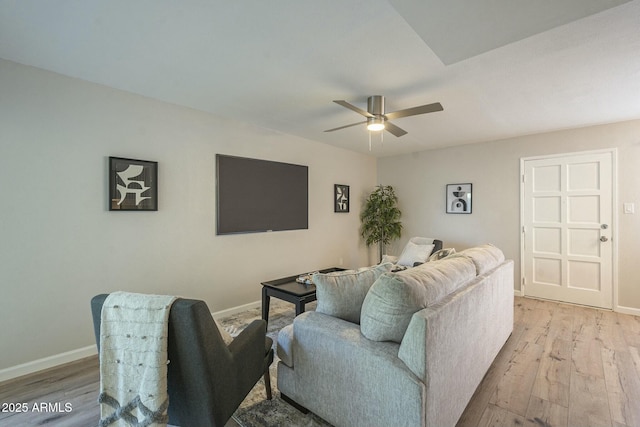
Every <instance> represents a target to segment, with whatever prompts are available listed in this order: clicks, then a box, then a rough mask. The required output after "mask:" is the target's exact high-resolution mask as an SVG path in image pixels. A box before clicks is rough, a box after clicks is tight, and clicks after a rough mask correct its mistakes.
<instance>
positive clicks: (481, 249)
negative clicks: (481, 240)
mask: <svg viewBox="0 0 640 427" xmlns="http://www.w3.org/2000/svg"><path fill="white" fill-rule="evenodd" d="M456 256H464V257H467V258H470V259H471V260H472V261H473V264H474V265H475V267H476V274H477V275H478V276H480V275H481V274H484V273H486V272H487V271H489V270H493V269H494V268H495V267H497V266H498V264H501V263H503V262H504V254H503V253H502V251H501V250H500V249H498V248H497V247H495V246H493V245H491V244H487V245H481V246H476V247H473V248H469V249H465V250H463V251H461V252H458V253H457V254H456Z"/></svg>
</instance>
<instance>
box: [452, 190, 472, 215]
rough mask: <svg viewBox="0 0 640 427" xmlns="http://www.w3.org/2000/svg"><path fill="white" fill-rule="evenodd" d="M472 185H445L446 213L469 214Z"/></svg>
mask: <svg viewBox="0 0 640 427" xmlns="http://www.w3.org/2000/svg"><path fill="white" fill-rule="evenodd" d="M471 191H472V184H447V199H446V200H447V213H448V214H470V213H471Z"/></svg>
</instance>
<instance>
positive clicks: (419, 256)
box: [398, 242, 435, 267]
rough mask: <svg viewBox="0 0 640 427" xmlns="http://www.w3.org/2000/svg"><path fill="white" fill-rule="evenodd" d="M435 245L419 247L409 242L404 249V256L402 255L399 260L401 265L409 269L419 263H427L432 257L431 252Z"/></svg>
mask: <svg viewBox="0 0 640 427" xmlns="http://www.w3.org/2000/svg"><path fill="white" fill-rule="evenodd" d="M434 247H435V245H431V244H430V245H417V244H415V243H413V242H407V245H406V246H405V247H404V250H403V251H402V254H400V258H398V264H399V265H405V266H407V267H413V265H414V264H415V263H417V262H419V263H423V262H426V261H427V259H428V258H429V255H431V251H433V248H434Z"/></svg>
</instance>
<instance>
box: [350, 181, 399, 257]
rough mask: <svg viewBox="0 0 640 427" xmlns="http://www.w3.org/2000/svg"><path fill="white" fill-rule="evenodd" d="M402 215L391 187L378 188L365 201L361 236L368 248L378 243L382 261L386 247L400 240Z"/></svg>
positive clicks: (381, 186)
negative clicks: (395, 240) (394, 240)
mask: <svg viewBox="0 0 640 427" xmlns="http://www.w3.org/2000/svg"><path fill="white" fill-rule="evenodd" d="M400 215H402V212H400V209H398V197H397V196H396V193H395V191H393V187H392V186H390V185H379V186H377V187H376V189H375V190H374V191H373V192H372V193H371V194H370V195H369V197H368V198H367V200H366V201H365V205H364V209H363V210H362V213H360V220H361V221H362V229H361V235H362V237H363V238H364V239H365V243H366V244H367V246H370V245H372V244H374V243H378V245H379V248H380V260H382V254H383V253H384V248H385V246H386V245H388V244H389V243H390V242H391V241H392V240H393V239H398V238H400V235H401V233H402V224H401V223H400Z"/></svg>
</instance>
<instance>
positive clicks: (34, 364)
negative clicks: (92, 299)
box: [0, 301, 262, 382]
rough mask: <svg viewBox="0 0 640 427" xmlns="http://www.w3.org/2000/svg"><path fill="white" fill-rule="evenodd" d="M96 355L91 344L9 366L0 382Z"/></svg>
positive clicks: (217, 314) (217, 315)
mask: <svg viewBox="0 0 640 427" xmlns="http://www.w3.org/2000/svg"><path fill="white" fill-rule="evenodd" d="M261 306H262V302H261V301H254V302H250V303H248V304H243V305H239V306H237V307H231V308H227V309H226V310H221V311H217V312H215V313H211V314H212V315H213V317H214V318H216V319H219V318H221V317H226V316H231V315H233V314H237V313H240V312H242V311H246V310H251V309H253V308H257V307H261ZM96 354H98V349H97V347H96V345H95V344H93V345H90V346H87V347H83V348H79V349H76V350H71V351H67V352H66V353H60V354H55V355H53V356H49V357H45V358H43V359H38V360H34V361H31V362H27V363H23V364H21V365H16V366H11V367H9V368H5V369H1V370H0V382H3V381H8V380H12V379H14V378H18V377H21V376H23V375H28V374H33V373H35V372H38V371H43V370H45V369H50V368H54V367H56V366H58V365H63V364H65V363H69V362H75V361H76V360H80V359H84V358H85V357H89V356H94V355H96Z"/></svg>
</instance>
